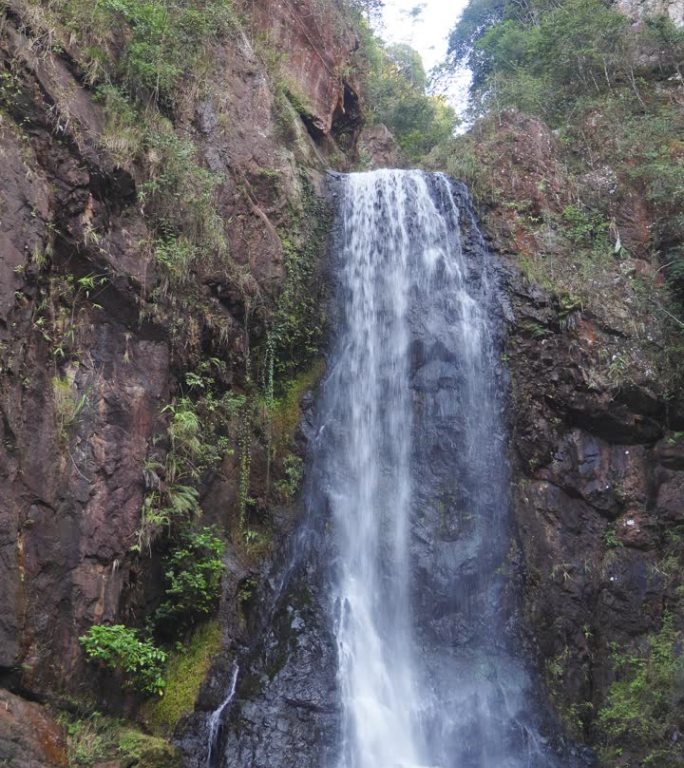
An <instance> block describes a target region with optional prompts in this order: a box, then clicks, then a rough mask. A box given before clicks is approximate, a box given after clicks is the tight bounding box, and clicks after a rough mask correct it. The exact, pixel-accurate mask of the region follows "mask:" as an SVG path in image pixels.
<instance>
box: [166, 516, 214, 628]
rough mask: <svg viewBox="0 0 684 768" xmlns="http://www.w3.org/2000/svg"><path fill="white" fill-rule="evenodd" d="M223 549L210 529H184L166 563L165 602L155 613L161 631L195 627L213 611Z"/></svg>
mask: <svg viewBox="0 0 684 768" xmlns="http://www.w3.org/2000/svg"><path fill="white" fill-rule="evenodd" d="M223 551H224V545H223V542H222V541H221V539H219V538H218V537H217V536H216V535H215V534H214V533H213V531H212V529H211V528H202V529H200V530H192V529H187V530H185V531H183V533H182V534H181V535H180V536H179V537H178V539H177V540H176V541H175V542H174V543H173V546H172V548H171V549H170V551H169V553H168V555H167V556H166V559H165V566H166V569H165V573H164V579H165V599H164V601H163V602H162V604H161V605H160V606H159V608H158V609H157V614H156V620H157V623H158V624H159V626H160V627H161V628H162V629H167V630H168V629H169V628H171V629H173V631H174V634H176V633H177V632H178V628H179V627H180V628H182V627H186V626H188V625H192V624H195V623H196V622H197V621H198V620H200V619H204V618H207V617H208V616H210V615H211V614H212V613H213V612H214V610H215V609H216V604H217V603H218V599H219V596H220V594H221V577H222V576H223V572H224V570H225V566H224V564H223Z"/></svg>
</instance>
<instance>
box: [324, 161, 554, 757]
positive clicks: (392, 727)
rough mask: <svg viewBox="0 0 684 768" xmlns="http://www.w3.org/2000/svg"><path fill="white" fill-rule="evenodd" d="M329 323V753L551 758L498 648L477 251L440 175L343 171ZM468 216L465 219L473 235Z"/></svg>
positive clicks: (489, 305) (500, 509)
mask: <svg viewBox="0 0 684 768" xmlns="http://www.w3.org/2000/svg"><path fill="white" fill-rule="evenodd" d="M341 186H342V189H341V193H340V196H341V202H340V206H339V217H340V229H341V232H340V235H339V243H338V246H337V248H336V264H335V268H334V269H335V277H336V283H337V294H338V301H337V305H338V313H339V321H338V324H337V331H336V340H335V343H334V347H333V350H332V355H331V369H330V372H329V375H328V377H327V379H326V381H325V383H324V386H323V393H322V402H321V409H322V416H321V420H322V423H323V425H324V426H323V430H324V434H325V438H324V441H323V442H324V443H325V445H324V446H320V447H319V455H317V456H316V458H315V459H314V461H315V462H318V463H319V466H318V468H317V473H316V476H317V477H318V478H319V480H318V482H320V483H321V485H322V490H323V492H324V494H325V495H326V497H327V500H328V504H329V508H330V510H331V514H332V520H333V531H334V536H335V537H336V538H335V541H336V548H337V561H336V569H335V575H334V577H333V589H332V600H333V606H334V607H333V611H332V613H333V616H334V632H335V636H336V639H337V647H338V681H339V690H340V696H341V703H342V728H341V731H342V737H341V747H340V757H339V762H338V763H337V767H336V768H398V767H399V766H401V767H402V768H415V767H416V766H439V768H469V767H470V766H472V767H473V768H523V766H525V767H527V766H550V765H553V764H554V763H553V761H552V759H551V758H550V757H549V756H548V755H546V754H545V750H544V748H543V744H542V741H541V739H540V737H539V736H538V735H537V734H536V731H535V729H534V728H533V727H531V726H530V724H529V720H530V718H529V716H528V711H527V709H528V702H527V695H526V688H527V687H528V681H527V677H526V674H525V672H524V669H523V668H522V666H521V665H520V663H519V662H518V661H516V659H515V658H514V657H513V655H511V653H510V652H509V642H508V640H507V637H506V616H505V610H504V593H503V587H504V579H503V570H504V569H505V566H506V555H507V551H508V547H509V544H510V542H509V533H508V498H507V486H508V474H507V469H506V467H507V463H506V453H505V451H506V444H505V434H504V429H503V426H502V409H503V398H504V391H505V387H504V386H503V385H502V372H501V368H500V365H499V362H498V356H499V352H500V350H499V338H498V336H499V331H500V326H501V323H500V321H499V322H498V327H497V319H496V316H497V313H498V314H500V310H499V309H498V306H497V303H496V302H497V298H496V291H495V286H494V285H493V263H492V260H491V258H490V256H489V254H488V253H487V251H486V249H485V248H484V247H483V246H482V241H481V239H478V237H479V235H478V233H477V231H476V230H475V231H474V235H475V239H474V244H475V247H474V248H473V247H471V248H470V253H469V255H468V258H466V256H465V254H464V249H463V247H462V238H463V229H464V228H467V227H470V228H471V229H472V228H473V227H474V226H475V225H474V222H473V221H472V220H469V219H468V217H467V216H466V217H465V218H464V220H461V214H462V212H461V211H460V210H459V207H458V205H457V203H456V200H455V197H454V193H453V191H452V187H451V183H450V182H449V180H448V179H447V178H446V177H444V176H441V175H432V176H430V175H427V174H423V173H421V172H418V171H376V172H372V173H361V174H352V175H349V176H346V177H344V178H343V180H342V182H341ZM472 234H473V233H471V235H472Z"/></svg>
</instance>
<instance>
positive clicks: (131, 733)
mask: <svg viewBox="0 0 684 768" xmlns="http://www.w3.org/2000/svg"><path fill="white" fill-rule="evenodd" d="M119 754H120V755H121V756H122V757H123V758H124V764H125V765H135V766H136V768H180V766H181V760H180V755H179V754H178V751H177V750H176V749H175V747H173V746H172V745H171V744H169V743H168V741H165V740H164V739H161V738H158V737H156V736H147V735H146V734H144V733H141V732H140V731H135V730H132V729H126V730H122V731H121V733H120V734H119Z"/></svg>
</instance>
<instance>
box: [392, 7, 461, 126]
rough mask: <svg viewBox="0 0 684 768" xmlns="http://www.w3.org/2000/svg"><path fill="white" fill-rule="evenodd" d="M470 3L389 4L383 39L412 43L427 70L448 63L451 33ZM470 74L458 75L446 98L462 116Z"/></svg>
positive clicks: (445, 91)
mask: <svg viewBox="0 0 684 768" xmlns="http://www.w3.org/2000/svg"><path fill="white" fill-rule="evenodd" d="M467 1H468V0H385V7H384V12H383V15H382V26H381V27H380V29H379V30H378V31H379V33H380V36H381V37H382V38H383V39H384V40H385V41H386V42H388V43H408V44H409V45H410V46H411V47H412V48H415V49H416V50H417V51H418V53H420V55H421V57H422V59H423V64H424V66H425V70H426V71H427V72H428V73H429V71H430V70H431V69H432V67H434V66H435V65H436V64H439V63H440V62H441V61H443V60H444V58H445V56H446V53H447V46H448V38H449V32H450V31H451V29H452V27H453V26H454V24H455V23H456V21H457V20H458V18H459V16H460V15H461V13H462V11H463V8H464V7H465V6H466V4H467ZM469 80H470V78H469V74H468V73H467V72H460V73H457V74H456V75H455V76H454V77H453V78H452V80H451V82H450V83H449V84H448V85H447V86H446V87H445V89H444V91H443V92H444V94H445V96H446V97H447V99H448V100H449V102H450V103H451V104H452V106H453V107H454V108H455V109H456V111H457V112H458V113H462V112H463V111H464V110H465V107H466V102H467V92H468V84H469Z"/></svg>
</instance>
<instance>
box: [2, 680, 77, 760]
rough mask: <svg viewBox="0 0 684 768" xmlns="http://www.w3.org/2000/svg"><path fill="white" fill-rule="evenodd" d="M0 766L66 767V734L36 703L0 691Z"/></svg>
mask: <svg viewBox="0 0 684 768" xmlns="http://www.w3.org/2000/svg"><path fill="white" fill-rule="evenodd" d="M0 764H2V765H3V766H6V768H67V766H68V761H67V752H66V735H65V733H64V730H63V728H62V727H61V726H60V725H58V724H57V723H56V722H55V721H54V720H53V719H52V717H50V715H49V714H48V713H47V711H46V710H45V709H44V708H43V707H41V706H40V705H39V704H33V703H31V702H28V701H25V700H24V699H20V698H19V697H18V696H14V695H13V694H11V693H9V691H5V690H3V689H2V688H0Z"/></svg>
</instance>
